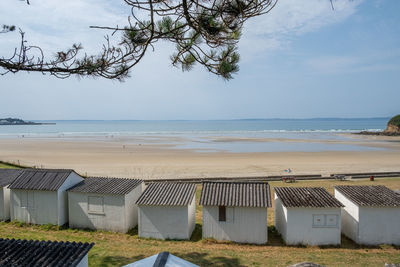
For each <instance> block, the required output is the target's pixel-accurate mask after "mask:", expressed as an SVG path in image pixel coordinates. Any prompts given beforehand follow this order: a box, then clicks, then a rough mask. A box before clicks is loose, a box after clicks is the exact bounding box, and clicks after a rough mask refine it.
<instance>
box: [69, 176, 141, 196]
mask: <svg viewBox="0 0 400 267" xmlns="http://www.w3.org/2000/svg"><path fill="white" fill-rule="evenodd" d="M142 182H143V181H142V180H139V179H126V178H104V177H88V178H86V179H84V180H83V181H82V182H80V183H78V184H77V185H75V186H74V187H72V188H71V189H69V190H68V191H69V192H81V193H99V194H112V195H126V194H128V193H129V192H131V191H132V190H133V189H135V188H136V187H137V186H138V185H140V184H141V183H142Z"/></svg>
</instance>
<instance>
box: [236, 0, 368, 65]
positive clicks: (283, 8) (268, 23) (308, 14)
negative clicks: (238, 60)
mask: <svg viewBox="0 0 400 267" xmlns="http://www.w3.org/2000/svg"><path fill="white" fill-rule="evenodd" d="M360 3H361V0H356V1H349V0H337V1H333V5H334V10H332V6H331V3H330V1H329V0H307V1H299V0H280V1H278V3H277V5H276V6H275V8H273V9H272V10H271V11H270V12H269V13H268V14H266V15H263V16H260V17H257V18H254V19H253V20H251V21H249V23H248V24H247V25H246V26H245V30H244V35H243V38H242V40H241V43H240V47H241V51H242V54H244V55H245V57H247V58H252V57H253V56H255V55H258V54H259V53H265V52H268V51H271V50H275V49H282V48H287V47H289V46H290V43H291V40H292V38H294V37H295V36H298V35H301V34H305V33H308V32H312V31H315V30H318V29H320V28H322V27H325V26H328V25H332V24H336V23H339V22H342V21H344V20H345V19H347V18H348V17H349V16H351V15H352V14H354V13H355V12H356V8H357V6H358V5H359V4H360Z"/></svg>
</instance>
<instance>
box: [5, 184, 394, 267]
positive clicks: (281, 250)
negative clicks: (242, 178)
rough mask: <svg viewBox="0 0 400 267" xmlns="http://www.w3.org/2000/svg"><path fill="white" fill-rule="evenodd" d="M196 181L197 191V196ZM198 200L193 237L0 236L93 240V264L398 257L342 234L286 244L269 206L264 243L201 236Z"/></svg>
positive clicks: (50, 230) (39, 229)
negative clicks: (337, 239)
mask: <svg viewBox="0 0 400 267" xmlns="http://www.w3.org/2000/svg"><path fill="white" fill-rule="evenodd" d="M270 184H271V186H272V187H275V186H321V187H324V188H326V189H327V190H328V191H330V192H333V186H334V185H338V184H383V185H386V186H388V187H390V188H400V179H399V178H385V179H379V180H376V181H375V182H370V181H369V180H368V179H362V180H357V181H333V180H330V181H299V182H296V183H293V184H287V183H283V182H271V183H270ZM200 190H201V188H200V186H198V189H197V192H196V196H197V200H198V199H199V196H200ZM201 210H202V208H201V206H197V208H196V228H195V231H194V233H193V235H192V238H191V240H187V241H176V240H168V241H161V240H155V239H140V238H138V234H137V228H135V229H132V230H131V231H130V232H129V233H127V234H121V233H112V232H104V231H90V230H77V229H68V228H65V227H64V228H63V227H57V226H52V225H42V226H36V225H26V224H23V223H18V222H7V223H5V222H1V223H0V237H2V238H20V239H39V240H60V241H61V240H64V241H66V240H68V241H77V242H79V241H80V242H94V243H95V246H94V247H93V249H92V250H91V251H90V253H89V262H90V265H91V266H122V265H124V264H128V263H130V262H133V261H137V260H140V259H143V258H145V257H148V256H151V255H154V254H156V253H159V252H162V251H169V252H170V253H172V254H174V255H176V256H178V257H182V258H184V259H186V260H188V261H191V262H193V263H195V264H198V265H200V266H287V265H290V264H294V263H297V262H303V261H312V262H315V263H318V264H322V265H326V266H383V265H384V263H399V262H400V250H399V247H395V246H390V245H382V246H376V247H364V246H359V245H357V244H355V243H354V242H352V241H351V240H349V239H347V238H346V237H344V236H343V237H342V245H341V246H339V247H308V246H285V245H284V243H283V242H282V239H281V237H280V236H279V234H278V233H277V232H276V230H275V228H274V227H273V209H268V225H269V227H268V240H269V241H268V244H266V245H248V244H235V243H233V242H218V241H215V240H211V239H207V240H204V239H202V238H201Z"/></svg>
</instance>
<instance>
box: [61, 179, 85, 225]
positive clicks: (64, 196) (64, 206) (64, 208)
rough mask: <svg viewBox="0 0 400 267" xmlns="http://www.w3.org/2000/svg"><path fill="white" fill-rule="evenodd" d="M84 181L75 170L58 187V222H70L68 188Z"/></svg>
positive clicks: (62, 223)
mask: <svg viewBox="0 0 400 267" xmlns="http://www.w3.org/2000/svg"><path fill="white" fill-rule="evenodd" d="M81 181H83V178H82V177H80V176H79V175H77V174H76V173H75V172H71V174H70V175H69V176H68V177H67V179H65V182H64V183H63V184H62V185H61V187H60V188H59V189H58V192H57V196H58V224H59V225H64V224H66V223H67V222H68V193H67V191H66V190H68V189H70V188H71V187H73V186H74V185H76V184H77V183H79V182H81Z"/></svg>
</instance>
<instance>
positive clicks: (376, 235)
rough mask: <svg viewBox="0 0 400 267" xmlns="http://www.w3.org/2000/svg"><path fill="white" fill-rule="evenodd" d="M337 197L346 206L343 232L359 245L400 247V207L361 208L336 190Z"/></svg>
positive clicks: (343, 216) (343, 214)
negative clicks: (393, 245) (391, 245)
mask: <svg viewBox="0 0 400 267" xmlns="http://www.w3.org/2000/svg"><path fill="white" fill-rule="evenodd" d="M335 197H336V198H337V199H338V200H339V201H341V202H342V203H343V205H345V208H344V209H343V210H342V231H343V233H344V234H345V235H346V236H347V237H349V238H350V239H352V240H353V241H354V242H356V243H358V244H364V245H378V244H395V245H400V207H360V206H358V205H356V204H355V203H354V202H352V201H351V200H349V199H348V198H346V197H345V196H344V195H343V194H341V193H340V192H339V191H337V190H336V189H335Z"/></svg>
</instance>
